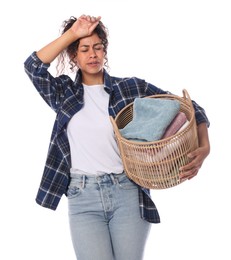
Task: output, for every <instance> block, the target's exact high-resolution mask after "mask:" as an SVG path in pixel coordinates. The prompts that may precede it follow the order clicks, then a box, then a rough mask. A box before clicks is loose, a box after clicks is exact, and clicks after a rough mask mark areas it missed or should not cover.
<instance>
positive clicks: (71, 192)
mask: <svg viewBox="0 0 231 260" xmlns="http://www.w3.org/2000/svg"><path fill="white" fill-rule="evenodd" d="M80 194H81V190H80V188H78V187H77V186H71V185H70V186H69V187H68V190H67V197H68V199H72V198H76V197H77V196H79V195H80Z"/></svg>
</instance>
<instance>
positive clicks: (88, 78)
mask: <svg viewBox="0 0 231 260" xmlns="http://www.w3.org/2000/svg"><path fill="white" fill-rule="evenodd" d="M82 82H83V83H84V84H86V85H101V84H103V71H100V72H98V73H97V74H86V73H83V74H82Z"/></svg>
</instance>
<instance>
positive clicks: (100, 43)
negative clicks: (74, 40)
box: [79, 42, 103, 48]
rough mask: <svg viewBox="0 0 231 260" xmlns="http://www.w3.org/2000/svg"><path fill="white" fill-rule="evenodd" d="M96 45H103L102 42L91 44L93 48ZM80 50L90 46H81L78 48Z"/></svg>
mask: <svg viewBox="0 0 231 260" xmlns="http://www.w3.org/2000/svg"><path fill="white" fill-rule="evenodd" d="M97 45H103V44H102V42H98V43H95V44H93V48H94V47H95V46H97ZM79 47H80V48H87V47H90V45H87V44H83V45H81V46H79Z"/></svg>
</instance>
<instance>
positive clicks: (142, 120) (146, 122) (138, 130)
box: [120, 97, 180, 142]
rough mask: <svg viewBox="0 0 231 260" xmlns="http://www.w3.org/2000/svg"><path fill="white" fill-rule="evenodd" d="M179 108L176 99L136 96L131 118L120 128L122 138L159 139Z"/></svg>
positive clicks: (138, 139) (149, 140)
mask: <svg viewBox="0 0 231 260" xmlns="http://www.w3.org/2000/svg"><path fill="white" fill-rule="evenodd" d="M179 110H180V102H179V101H178V100H170V99H162V98H148V97H146V98H136V99H135V100H134V104H133V119H132V121H131V122H129V123H128V124H127V125H126V126H125V127H124V128H123V129H120V133H121V135H122V136H123V137H124V138H126V139H132V140H136V141H148V142H151V141H156V140H159V139H161V137H162V136H163V134H164V132H165V130H166V128H167V127H168V125H169V124H170V123H171V122H172V120H173V119H174V118H175V116H176V115H177V113H178V112H179Z"/></svg>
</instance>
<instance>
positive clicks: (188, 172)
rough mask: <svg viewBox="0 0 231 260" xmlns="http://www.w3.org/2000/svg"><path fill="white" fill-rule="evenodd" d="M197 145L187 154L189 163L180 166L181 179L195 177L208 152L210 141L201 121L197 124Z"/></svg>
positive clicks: (204, 125)
mask: <svg viewBox="0 0 231 260" xmlns="http://www.w3.org/2000/svg"><path fill="white" fill-rule="evenodd" d="M198 140H199V147H198V148H197V149H196V150H195V151H193V152H191V153H190V154H188V157H189V158H190V160H191V161H190V163H188V164H187V165H185V166H183V167H181V168H180V178H181V179H182V180H186V179H188V180H190V179H192V178H193V177H195V176H196V175H197V173H198V171H199V169H200V168H201V166H202V164H203V162H204V160H205V158H206V157H207V156H208V155H209V152H210V143H209V137H208V130H207V126H206V124H204V123H202V124H200V125H199V126H198Z"/></svg>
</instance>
